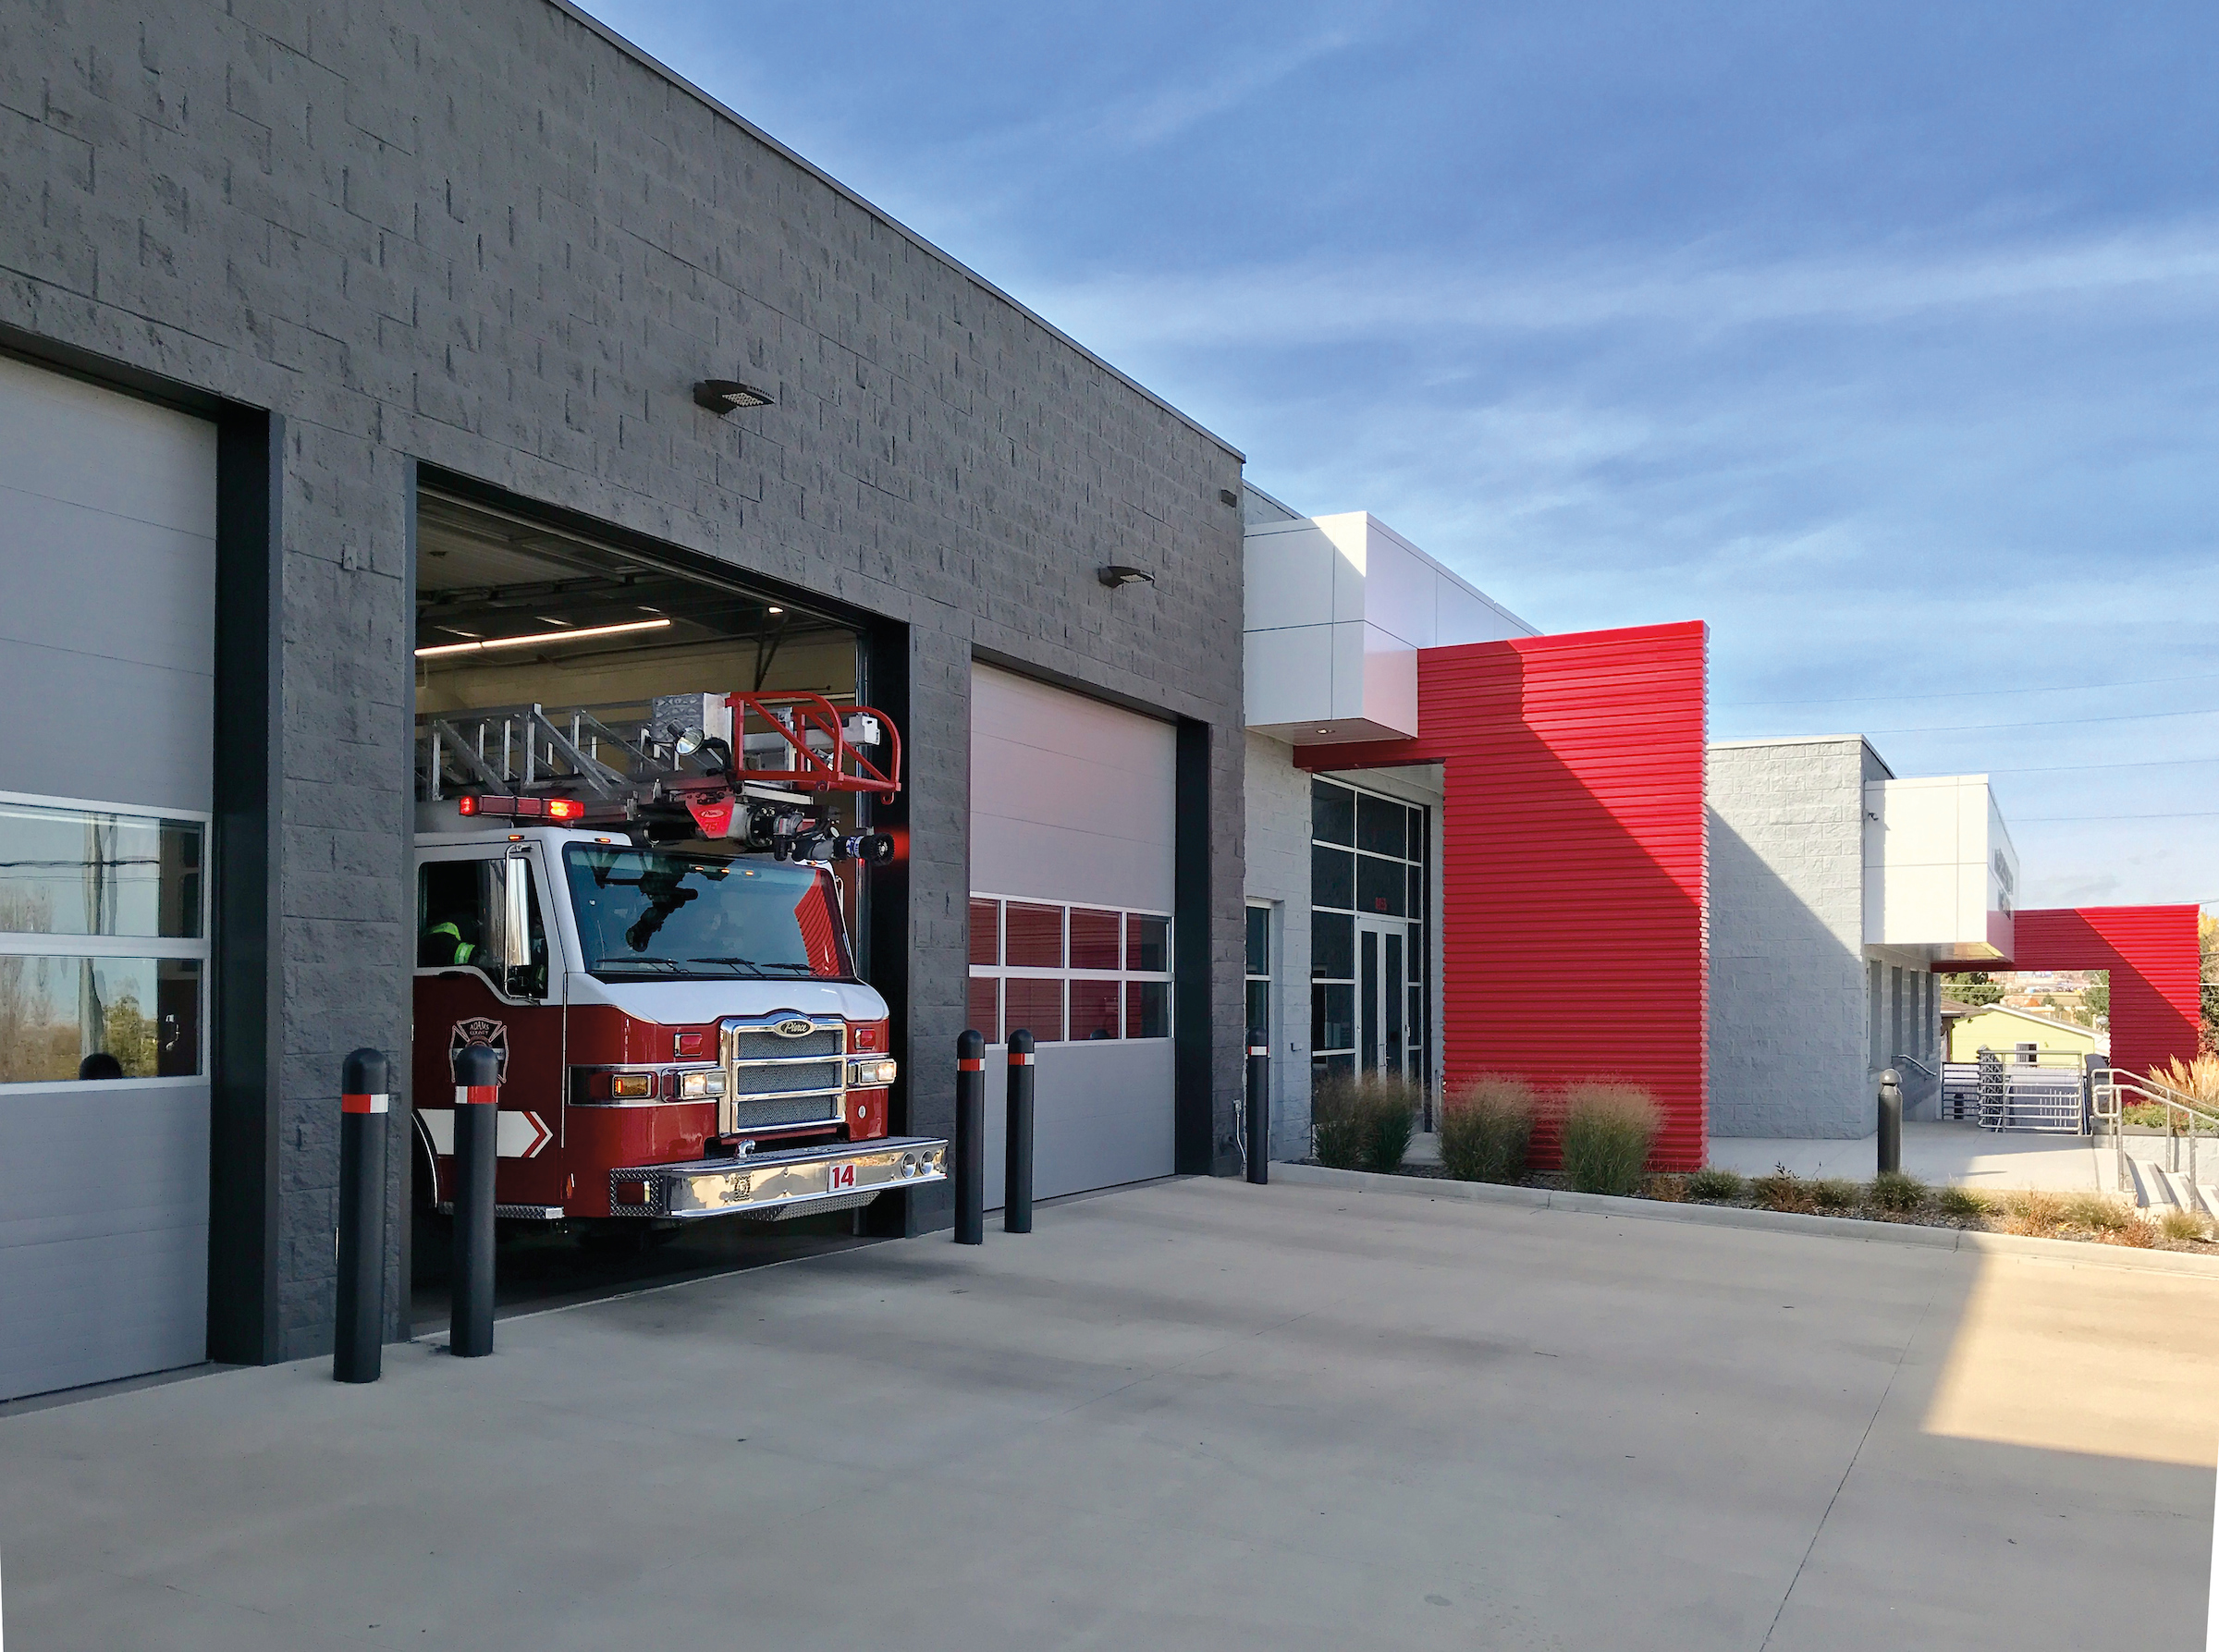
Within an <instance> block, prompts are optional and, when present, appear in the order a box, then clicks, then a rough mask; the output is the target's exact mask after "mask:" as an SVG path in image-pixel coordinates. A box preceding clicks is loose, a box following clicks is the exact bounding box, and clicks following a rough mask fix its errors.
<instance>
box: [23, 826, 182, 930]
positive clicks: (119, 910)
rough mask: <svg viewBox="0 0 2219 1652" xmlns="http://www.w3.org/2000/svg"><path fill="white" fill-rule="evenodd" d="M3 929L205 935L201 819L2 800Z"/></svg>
mask: <svg viewBox="0 0 2219 1652" xmlns="http://www.w3.org/2000/svg"><path fill="white" fill-rule="evenodd" d="M0 931H8V932H11V933H14V934H18V935H117V936H145V937H147V938H150V939H164V940H191V939H196V938H198V936H200V933H201V827H200V826H198V825H197V824H196V823H194V822H192V821H187V820H153V819H148V818H143V817H139V816H134V815H129V814H88V813H86V812H85V811H82V810H77V809H50V808H41V807H37V806H34V805H32V804H29V803H0Z"/></svg>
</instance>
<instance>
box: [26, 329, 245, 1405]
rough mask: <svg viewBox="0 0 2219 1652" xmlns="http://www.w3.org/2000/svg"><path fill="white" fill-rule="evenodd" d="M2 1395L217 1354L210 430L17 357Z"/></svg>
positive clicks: (212, 488) (97, 1379)
mask: <svg viewBox="0 0 2219 1652" xmlns="http://www.w3.org/2000/svg"><path fill="white" fill-rule="evenodd" d="M0 591H5V592H6V601H5V602H4V603H0V702H4V703H5V704H6V705H7V706H8V707H9V715H8V716H6V717H5V718H0V1399H7V1398H13V1397H15V1396H18V1395H22V1394H32V1393H41V1392H45V1391H48V1390H51V1389H62V1388H71V1387H76V1386H78V1385H80V1384H83V1383H89V1382H100V1381H104V1380H106V1379H109V1378H112V1377H128V1376H133V1375H136V1374H138V1373H141V1372H146V1371H156V1370H163V1369H166V1368H169V1367H173V1366H178V1365H185V1364H193V1363H195V1362H197V1361H199V1360H201V1359H202V1358H203V1357H204V1355H205V1352H206V1347H207V1279H208V1099H209V1098H208V1078H207V1063H206V1048H207V1010H208V993H207V973H208V957H209V943H208V916H207V912H208V889H207V879H206V876H205V875H204V870H203V869H204V868H205V866H206V865H207V863H208V842H207V837H208V818H209V814H210V809H211V802H212V800H211V796H210V791H211V767H212V756H213V752H212V730H213V728H214V724H215V427H214V426H213V425H211V424H208V423H206V422H203V421H201V420H197V419H191V418H188V417H186V416H184V415H182V414H178V413H173V412H169V411H167V410H163V409H160V408H156V407H153V406H150V405H149V404H147V403H144V402H141V401H138V400H135V399H133V398H129V397H124V396H119V395H116V394H114V393H112V392H110V391H106V390H101V389H96V388H93V387H92V386H90V385H84V384H80V383H79V382H78V381H76V380H74V379H70V378H67V377H64V376H61V375H58V374H55V373H48V372H45V371H43V370H42V369H39V368H34V367H30V366H27V365H24V364H22V363H20V362H18V361H10V360H7V359H5V358H0Z"/></svg>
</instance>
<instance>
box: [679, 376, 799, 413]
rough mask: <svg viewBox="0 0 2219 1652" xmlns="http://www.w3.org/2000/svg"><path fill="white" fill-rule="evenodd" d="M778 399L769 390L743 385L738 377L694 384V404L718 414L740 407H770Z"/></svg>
mask: <svg viewBox="0 0 2219 1652" xmlns="http://www.w3.org/2000/svg"><path fill="white" fill-rule="evenodd" d="M777 399H778V398H776V397H774V396H772V395H771V393H770V392H769V391H767V390H758V389H757V388H755V386H754V385H743V384H742V383H741V382H740V381H739V380H738V379H703V380H702V381H701V383H700V384H698V385H694V386H693V400H694V404H695V405H696V406H699V407H705V408H706V409H708V410H709V411H710V412H712V413H716V414H718V415H722V414H725V413H729V412H732V411H734V410H737V409H740V408H766V407H770V406H772V405H774V404H775V403H776V401H777Z"/></svg>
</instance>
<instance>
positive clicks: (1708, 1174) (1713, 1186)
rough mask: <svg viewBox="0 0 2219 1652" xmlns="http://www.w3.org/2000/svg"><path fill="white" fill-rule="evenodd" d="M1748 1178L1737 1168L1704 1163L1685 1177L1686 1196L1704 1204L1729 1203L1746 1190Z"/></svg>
mask: <svg viewBox="0 0 2219 1652" xmlns="http://www.w3.org/2000/svg"><path fill="white" fill-rule="evenodd" d="M1748 1186H1749V1182H1748V1178H1747V1177H1746V1176H1744V1175H1743V1174H1742V1173H1741V1172H1740V1171H1739V1170H1725V1169H1720V1168H1719V1167H1718V1166H1716V1165H1705V1166H1704V1167H1703V1168H1702V1169H1699V1170H1698V1171H1697V1172H1696V1173H1695V1174H1694V1175H1692V1176H1690V1177H1688V1178H1687V1196H1688V1197H1689V1198H1690V1199H1693V1200H1696V1201H1697V1202H1698V1203H1699V1204H1704V1205H1731V1204H1733V1203H1734V1201H1735V1200H1736V1199H1738V1198H1740V1197H1741V1195H1742V1194H1743V1193H1747V1191H1748Z"/></svg>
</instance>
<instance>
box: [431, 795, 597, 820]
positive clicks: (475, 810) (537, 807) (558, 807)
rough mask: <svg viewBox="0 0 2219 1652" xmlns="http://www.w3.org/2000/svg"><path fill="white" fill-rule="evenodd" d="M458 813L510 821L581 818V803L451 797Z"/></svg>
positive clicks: (551, 799) (572, 800)
mask: <svg viewBox="0 0 2219 1652" xmlns="http://www.w3.org/2000/svg"><path fill="white" fill-rule="evenodd" d="M455 813H456V814H505V815H507V816H509V819H511V820H583V819H584V818H585V805H584V804H583V803H582V802H579V801H578V800H577V799H576V798H574V797H477V796H473V795H472V794H470V793H468V792H465V793H464V794H463V795H462V796H460V797H458V798H457V799H456V800H455Z"/></svg>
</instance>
